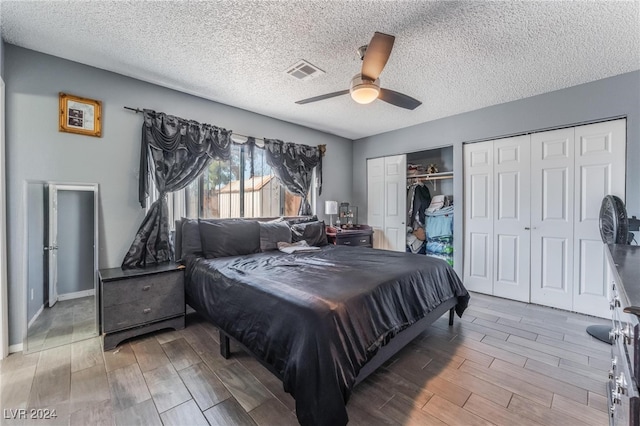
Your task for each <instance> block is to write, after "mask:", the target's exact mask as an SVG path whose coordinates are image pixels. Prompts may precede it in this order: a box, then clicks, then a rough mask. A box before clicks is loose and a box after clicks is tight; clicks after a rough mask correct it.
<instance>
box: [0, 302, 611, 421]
mask: <svg viewBox="0 0 640 426" xmlns="http://www.w3.org/2000/svg"><path fill="white" fill-rule="evenodd" d="M590 324H608V321H606V320H604V319H599V318H593V317H588V316H584V315H578V314H574V313H569V312H564V311H560V310H555V309H551V308H546V307H542V306H536V305H529V304H525V303H520V302H515V301H509V300H504V299H500V298H495V297H490V296H485V295H481V294H472V297H471V303H470V307H469V309H468V310H467V312H465V314H464V316H463V318H462V319H459V318H456V320H455V324H454V325H453V326H452V327H449V326H448V324H447V316H446V315H445V316H444V317H442V318H440V319H439V320H438V321H436V322H435V323H434V324H433V325H432V326H431V327H430V328H429V329H428V330H427V331H425V332H424V333H423V334H422V335H420V336H418V338H416V339H415V340H414V341H413V342H411V343H410V344H409V345H408V346H407V347H406V348H405V349H404V350H403V351H401V352H400V353H399V354H398V355H397V356H396V357H394V358H393V359H392V360H390V361H388V362H387V363H386V364H385V365H384V366H383V367H382V368H381V369H379V370H378V371H377V372H376V373H375V374H373V375H372V376H371V377H369V378H368V379H367V380H365V381H364V382H363V383H361V384H360V385H359V386H358V387H357V388H356V389H355V390H354V392H353V394H352V396H351V400H350V401H349V403H348V404H347V410H348V412H349V418H350V419H351V421H350V424H353V425H378V424H381V425H382V424H384V425H492V424H493V425H594V426H597V425H606V424H608V418H607V412H606V410H607V402H606V401H607V400H606V394H605V391H606V380H607V369H608V365H609V358H610V346H609V345H607V344H604V343H602V342H599V341H597V340H595V339H593V338H591V337H590V336H589V335H587V334H586V332H585V327H586V325H590ZM0 384H1V386H0V407H2V408H3V413H2V414H3V416H2V418H0V424H2V425H5V424H6V425H13V424H16V425H17V424H21V425H24V424H27V425H30V424H34V425H35V424H37V425H46V424H56V425H57V424H60V425H69V424H71V425H89V424H91V425H102V424H104V425H127V426H128V425H142V424H145V425H165V426H168V425H206V424H211V425H253V426H255V425H278V426H280V425H293V424H297V420H296V417H295V411H294V410H295V401H294V400H293V398H292V397H291V396H290V395H289V394H287V393H285V392H284V391H283V389H282V383H281V382H279V381H278V379H276V378H275V377H274V376H273V375H272V374H271V373H270V372H268V371H267V370H266V369H265V368H264V367H262V366H261V365H260V363H258V362H257V361H256V360H254V359H253V358H251V357H250V356H248V355H247V354H245V353H243V352H242V351H241V350H240V349H238V348H235V347H234V346H233V345H232V357H231V359H229V360H225V359H224V358H222V357H221V356H220V355H219V352H218V345H217V331H216V329H215V328H214V327H213V326H212V325H210V324H208V323H207V322H205V321H204V320H202V319H200V318H199V317H198V316H197V315H196V314H190V315H188V316H187V327H186V328H185V329H184V330H181V331H163V332H159V333H156V334H153V335H146V336H142V337H139V338H136V339H132V340H130V341H129V342H126V343H124V344H121V345H120V346H118V348H117V349H116V350H112V351H108V352H102V350H101V346H100V341H99V340H98V339H97V338H93V339H89V340H84V341H81V342H75V343H70V344H67V345H63V346H60V347H57V348H52V349H47V350H44V351H42V352H39V353H33V354H28V355H24V354H22V353H17V354H12V355H10V356H9V357H7V358H6V359H5V360H3V361H2V362H0ZM19 409H26V410H27V417H28V415H29V413H30V412H29V409H48V410H54V409H55V410H56V415H57V417H56V418H53V419H49V420H35V419H31V420H30V419H28V418H27V419H26V420H25V419H11V418H10V417H11V416H12V413H16V412H17V411H16V410H19ZM14 415H15V414H14Z"/></svg>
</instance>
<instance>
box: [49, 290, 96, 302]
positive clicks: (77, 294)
mask: <svg viewBox="0 0 640 426" xmlns="http://www.w3.org/2000/svg"><path fill="white" fill-rule="evenodd" d="M94 294H96V291H95V290H94V289H91V290H83V291H76V292H74V293H65V294H59V295H58V301H61V300H71V299H79V298H81V297H87V296H93V295H94Z"/></svg>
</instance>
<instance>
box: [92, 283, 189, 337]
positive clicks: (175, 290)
mask: <svg viewBox="0 0 640 426" xmlns="http://www.w3.org/2000/svg"><path fill="white" fill-rule="evenodd" d="M180 283H181V281H180ZM145 293H147V294H146V296H147V297H144V298H138V299H137V300H134V301H132V302H129V303H122V304H118V305H112V306H108V307H107V306H105V307H104V332H105V333H108V332H111V331H116V330H121V329H124V328H127V327H134V326H137V325H141V324H145V323H148V322H151V321H156V320H159V319H162V318H167V317H170V316H174V315H180V314H184V289H183V287H182V286H181V285H180V286H173V287H171V288H170V291H168V292H165V293H158V292H151V291H148V292H145Z"/></svg>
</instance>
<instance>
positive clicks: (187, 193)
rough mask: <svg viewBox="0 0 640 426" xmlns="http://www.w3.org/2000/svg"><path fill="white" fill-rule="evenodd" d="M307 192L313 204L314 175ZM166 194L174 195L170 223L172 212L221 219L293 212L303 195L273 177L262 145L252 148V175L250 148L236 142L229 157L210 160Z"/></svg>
mask: <svg viewBox="0 0 640 426" xmlns="http://www.w3.org/2000/svg"><path fill="white" fill-rule="evenodd" d="M314 178H315V176H314ZM310 192H311V194H310V196H311V197H310V202H311V205H312V206H314V202H313V195H314V193H315V179H314V184H313V185H312V187H311V191H310ZM169 198H173V200H172V202H173V206H172V205H171V204H172V203H171V202H170V203H169V214H170V223H173V220H171V219H172V218H171V216H173V217H176V218H179V217H181V216H185V217H190V218H221V219H223V218H233V217H275V216H295V215H297V214H298V209H299V208H300V203H301V201H302V197H300V196H297V195H294V194H292V193H290V192H289V191H287V190H286V188H285V187H284V186H283V185H282V184H281V183H280V181H279V180H278V178H276V176H275V175H274V173H273V171H272V170H271V167H270V166H269V164H267V160H266V157H265V153H264V150H263V149H260V148H256V149H254V150H253V177H251V152H250V151H249V149H247V147H246V146H245V145H236V144H234V145H233V146H232V149H231V158H230V159H229V160H227V161H221V160H214V161H212V162H211V164H210V165H209V167H208V168H207V169H206V170H205V171H204V173H202V175H201V176H200V177H199V178H198V179H196V180H194V181H193V182H192V183H191V184H190V185H189V186H187V187H186V188H185V189H184V190H182V191H178V192H176V193H174V196H173V197H169ZM178 206H184V207H183V208H178Z"/></svg>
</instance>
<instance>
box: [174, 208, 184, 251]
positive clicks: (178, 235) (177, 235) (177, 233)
mask: <svg viewBox="0 0 640 426" xmlns="http://www.w3.org/2000/svg"><path fill="white" fill-rule="evenodd" d="M183 220H184V218H181V219H180V220H176V227H175V228H174V231H173V258H174V259H175V261H176V262H180V261H181V260H182V221H183Z"/></svg>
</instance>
